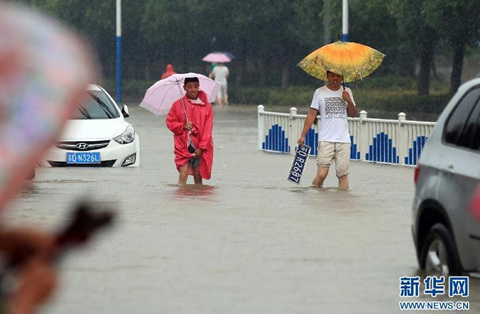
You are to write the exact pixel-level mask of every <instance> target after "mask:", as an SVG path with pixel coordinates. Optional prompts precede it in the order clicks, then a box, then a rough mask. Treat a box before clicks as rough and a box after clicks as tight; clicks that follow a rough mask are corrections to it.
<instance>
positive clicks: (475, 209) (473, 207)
mask: <svg viewBox="0 0 480 314" xmlns="http://www.w3.org/2000/svg"><path fill="white" fill-rule="evenodd" d="M470 212H471V213H472V215H473V217H475V218H476V219H477V220H478V221H480V185H479V186H478V188H477V191H476V192H475V194H473V197H472V201H471V203H470Z"/></svg>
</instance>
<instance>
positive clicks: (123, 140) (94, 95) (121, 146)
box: [40, 85, 140, 167]
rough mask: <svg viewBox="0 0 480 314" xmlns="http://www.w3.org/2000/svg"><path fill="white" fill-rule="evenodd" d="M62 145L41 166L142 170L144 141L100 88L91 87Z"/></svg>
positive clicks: (70, 122) (64, 133)
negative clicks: (141, 161)
mask: <svg viewBox="0 0 480 314" xmlns="http://www.w3.org/2000/svg"><path fill="white" fill-rule="evenodd" d="M87 92H88V97H87V99H85V100H84V101H83V102H82V103H81V104H78V106H77V110H76V112H75V114H74V117H73V118H72V119H71V120H69V121H68V122H67V124H66V126H65V129H64V130H63V132H62V135H61V136H60V139H59V141H58V142H57V143H56V144H55V146H54V147H52V148H51V149H50V150H49V152H48V153H47V155H46V157H45V158H44V159H43V160H42V161H41V162H40V166H42V167H70V166H74V167H75V166H76V167H79V166H87V167H127V166H140V139H139V137H138V134H136V132H135V129H134V128H133V126H132V125H131V124H130V123H128V122H127V121H125V118H126V117H128V116H129V113H128V107H127V106H126V105H123V106H122V108H121V109H120V108H119V107H118V105H117V104H116V103H115V101H114V100H113V98H112V97H111V96H110V95H109V94H108V93H107V92H106V91H105V90H104V89H103V88H102V87H100V86H98V85H90V86H89V88H88V90H87Z"/></svg>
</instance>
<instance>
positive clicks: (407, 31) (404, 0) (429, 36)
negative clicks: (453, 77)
mask: <svg viewBox="0 0 480 314" xmlns="http://www.w3.org/2000/svg"><path fill="white" fill-rule="evenodd" d="M426 1H427V0H394V1H392V2H391V3H390V5H391V7H390V8H391V12H392V13H393V15H394V16H396V18H397V23H398V27H399V34H400V36H399V37H400V38H399V39H400V43H399V44H400V45H402V42H403V43H405V44H407V47H408V48H409V49H412V50H413V51H415V52H416V55H417V57H418V58H419V60H420V65H419V71H418V77H417V93H418V95H419V96H422V95H428V94H429V92H430V73H431V70H432V66H433V62H434V56H435V47H436V46H437V43H438V32H437V30H436V29H435V28H433V27H432V26H431V24H429V23H427V19H426V14H427V12H426V9H425V2H426Z"/></svg>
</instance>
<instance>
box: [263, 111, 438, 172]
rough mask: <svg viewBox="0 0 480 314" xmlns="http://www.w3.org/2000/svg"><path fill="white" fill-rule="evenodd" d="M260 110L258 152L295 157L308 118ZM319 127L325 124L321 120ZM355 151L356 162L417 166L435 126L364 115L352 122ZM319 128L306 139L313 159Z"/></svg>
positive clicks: (401, 118) (403, 117)
mask: <svg viewBox="0 0 480 314" xmlns="http://www.w3.org/2000/svg"><path fill="white" fill-rule="evenodd" d="M264 109H265V107H264V106H263V105H259V106H258V148H259V149H261V150H264V151H268V152H278V153H289V154H293V153H294V151H295V146H296V142H297V140H298V138H299V137H300V134H301V132H302V129H303V124H304V122H305V118H306V115H304V114H303V115H301V114H297V108H295V107H292V108H290V113H278V112H267V111H264ZM318 123H321V121H320V117H319V120H318ZM348 126H349V131H350V139H351V141H352V147H351V151H350V158H351V159H352V160H360V161H370V162H380V163H388V164H397V165H409V166H414V165H416V164H417V161H418V158H419V157H420V154H421V152H422V148H423V145H425V142H426V141H427V138H428V136H429V135H430V132H431V131H432V129H433V127H434V126H435V122H424V121H408V120H407V119H406V114H405V113H403V112H401V113H399V114H398V120H385V119H371V118H368V117H367V112H365V111H361V112H360V116H359V117H358V118H348ZM317 143H318V127H317V126H316V125H313V126H312V127H311V128H310V131H309V132H308V134H307V136H306V137H305V144H307V145H309V146H311V147H312V150H311V152H310V155H311V156H316V155H317V150H318V148H317Z"/></svg>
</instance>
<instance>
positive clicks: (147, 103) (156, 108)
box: [140, 72, 222, 115]
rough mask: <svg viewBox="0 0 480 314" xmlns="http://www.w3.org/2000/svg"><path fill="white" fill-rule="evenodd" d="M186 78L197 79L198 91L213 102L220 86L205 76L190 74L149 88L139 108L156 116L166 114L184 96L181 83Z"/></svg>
mask: <svg viewBox="0 0 480 314" xmlns="http://www.w3.org/2000/svg"><path fill="white" fill-rule="evenodd" d="M186 77H197V78H198V80H199V83H200V90H202V91H204V92H205V93H206V94H207V96H208V101H209V102H214V101H215V98H216V96H217V93H218V92H219V91H220V87H221V86H222V85H221V84H220V83H218V82H215V81H214V80H212V79H211V78H209V77H207V76H205V75H202V74H198V73H191V72H190V73H181V74H173V75H171V76H169V77H167V78H166V79H163V80H160V81H158V82H156V83H155V84H153V85H152V86H150V87H149V88H148V89H147V91H146V93H145V97H143V100H142V102H141V103H140V107H142V108H145V109H147V110H148V111H150V112H151V113H153V114H156V115H162V114H167V113H168V111H169V110H170V108H171V107H172V105H173V103H174V102H175V101H177V100H179V99H180V98H182V97H183V96H184V95H185V90H184V89H183V85H184V84H183V82H184V80H185V78H186Z"/></svg>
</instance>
